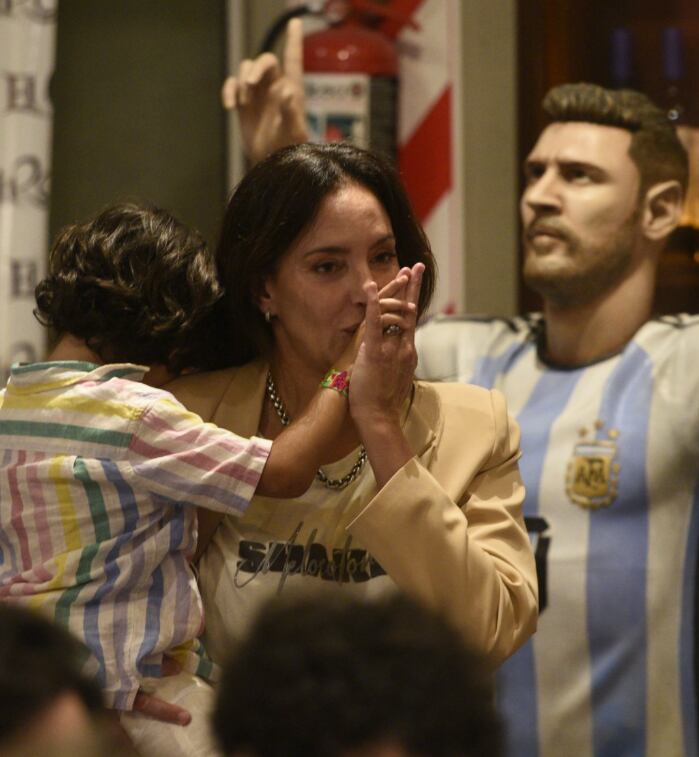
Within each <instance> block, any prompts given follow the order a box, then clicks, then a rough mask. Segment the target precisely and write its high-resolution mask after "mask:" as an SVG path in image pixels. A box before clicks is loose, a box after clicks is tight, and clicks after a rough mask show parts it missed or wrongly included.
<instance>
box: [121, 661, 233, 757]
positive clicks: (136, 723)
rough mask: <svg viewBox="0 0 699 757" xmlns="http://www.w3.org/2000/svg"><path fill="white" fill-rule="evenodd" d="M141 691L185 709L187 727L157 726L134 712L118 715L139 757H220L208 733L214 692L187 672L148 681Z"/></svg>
mask: <svg viewBox="0 0 699 757" xmlns="http://www.w3.org/2000/svg"><path fill="white" fill-rule="evenodd" d="M145 684H146V685H145V686H144V688H147V689H148V691H149V693H152V694H154V695H155V696H157V697H159V698H160V699H164V700H165V701H166V702H172V703H173V704H177V705H179V706H180V707H184V708H185V709H186V710H189V712H190V714H191V715H192V722H191V723H190V724H189V725H186V726H181V725H172V724H170V723H161V722H160V721H158V720H153V719H151V718H147V717H145V716H144V715H141V714H140V713H137V712H123V713H121V715H120V720H121V724H122V725H123V727H124V729H125V730H126V732H127V733H128V734H129V737H130V738H131V740H132V741H133V744H134V746H135V747H136V750H137V751H138V753H139V754H140V755H142V757H184V755H187V756H189V755H196V756H197V757H221V752H220V751H219V749H218V747H217V746H216V742H215V739H214V735H213V733H212V731H211V713H212V711H213V708H214V690H213V689H212V688H211V686H209V684H207V683H206V682H205V681H202V679H201V678H198V677H197V676H195V675H192V674H191V673H178V674H177V675H174V676H164V677H163V678H149V679H147V680H146V682H145Z"/></svg>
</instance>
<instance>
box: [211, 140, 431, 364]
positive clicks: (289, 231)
mask: <svg viewBox="0 0 699 757" xmlns="http://www.w3.org/2000/svg"><path fill="white" fill-rule="evenodd" d="M353 183H356V184H359V185H360V186H362V187H365V188H366V189H368V190H369V191H370V192H372V193H373V194H374V196H375V197H376V198H377V200H378V201H379V202H380V203H381V205H382V206H383V208H384V209H385V211H386V214H387V215H388V217H389V219H390V222H391V226H392V227H393V233H394V235H395V238H396V250H397V253H398V260H399V262H400V265H401V266H412V265H413V264H414V263H417V262H420V261H422V262H423V263H424V264H425V274H424V276H423V280H422V289H421V292H420V301H419V303H418V308H419V312H420V313H421V312H423V311H424V310H425V309H426V308H427V306H428V304H429V302H430V299H431V297H432V292H433V290H434V286H435V278H436V267H435V261H434V257H433V255H432V252H431V250H430V245H429V242H428V240H427V237H426V236H425V233H424V231H423V230H422V227H421V226H420V223H419V222H418V220H417V219H416V217H415V215H414V213H413V210H412V208H411V206H410V201H409V200H408V197H407V195H406V193H405V190H404V189H403V186H402V184H401V181H400V178H399V177H398V174H397V173H396V171H395V169H394V168H393V167H392V166H391V164H390V163H389V162H388V161H387V160H386V159H384V158H383V157H381V156H380V155H377V154H374V153H372V152H369V151H367V150H362V149H360V148H358V147H354V146H353V145H349V144H347V143H333V144H327V145H317V144H302V145H293V146H291V147H285V148H282V149H281V150H278V151H277V152H275V153H272V155H270V156H269V157H267V158H266V159H265V160H263V161H261V162H260V163H258V164H257V165H256V166H255V167H254V168H252V170H251V171H250V172H249V173H248V174H247V175H246V176H245V177H244V178H243V180H242V181H241V182H240V184H239V185H238V186H237V188H236V189H235V191H234V193H233V195H232V196H231V198H230V201H229V203H228V207H227V209H226V213H225V216H224V220H223V225H222V230H221V235H220V239H219V243H218V247H217V251H216V261H217V264H218V271H219V280H220V281H221V284H222V285H223V287H224V289H225V295H224V299H223V301H222V304H221V312H222V320H221V321H220V322H219V323H217V324H216V326H217V328H218V329H219V331H220V337H219V342H220V345H219V348H218V350H217V354H215V355H212V356H211V358H212V363H213V365H212V366H210V367H214V366H215V365H216V363H219V364H222V363H228V364H234V365H241V364H243V363H246V362H248V361H249V360H251V359H252V358H254V357H257V356H259V355H262V354H265V353H266V352H267V351H268V349H269V347H270V345H271V339H272V334H271V329H270V327H269V325H268V324H266V323H265V321H264V318H263V317H262V314H261V313H260V310H259V308H258V306H257V304H256V303H257V299H258V296H259V294H260V293H261V291H262V287H263V283H264V281H265V279H267V278H268V277H270V276H272V275H273V274H274V272H275V270H276V267H277V265H278V263H279V260H280V259H281V258H282V256H283V255H284V253H286V252H287V251H288V250H289V248H290V247H291V246H292V245H293V243H294V242H295V241H296V239H298V237H299V236H300V234H301V233H302V232H304V231H305V230H306V229H308V227H309V226H310V225H311V224H312V223H313V221H314V220H315V218H316V217H317V214H318V211H319V209H320V206H321V203H322V202H323V200H324V199H325V198H326V197H327V196H328V195H330V194H332V193H333V192H336V191H337V190H339V189H341V188H342V187H344V186H346V185H348V184H353ZM231 335H234V337H233V338H232V336H231Z"/></svg>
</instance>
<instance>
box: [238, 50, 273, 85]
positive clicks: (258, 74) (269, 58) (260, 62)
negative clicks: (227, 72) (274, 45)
mask: <svg viewBox="0 0 699 757" xmlns="http://www.w3.org/2000/svg"><path fill="white" fill-rule="evenodd" d="M280 74H281V68H280V67H279V61H278V60H277V56H276V55H274V53H262V55H258V56H257V58H255V60H253V61H252V65H251V66H250V69H249V71H248V72H247V79H246V84H248V85H249V86H250V87H256V86H257V85H258V84H259V83H260V82H261V81H262V80H263V79H268V80H272V81H274V80H275V79H278V78H279V75H280Z"/></svg>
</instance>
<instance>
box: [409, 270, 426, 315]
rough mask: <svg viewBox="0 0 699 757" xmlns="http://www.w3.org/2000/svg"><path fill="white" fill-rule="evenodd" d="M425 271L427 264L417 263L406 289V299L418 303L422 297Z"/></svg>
mask: <svg viewBox="0 0 699 757" xmlns="http://www.w3.org/2000/svg"><path fill="white" fill-rule="evenodd" d="M424 272H425V264H424V263H415V265H414V266H413V268H412V271H411V276H410V281H409V282H408V287H407V289H406V293H405V299H406V300H408V302H412V303H413V304H415V305H417V303H418V300H419V299H420V286H421V285H422V275H423V274H424Z"/></svg>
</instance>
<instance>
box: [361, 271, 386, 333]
mask: <svg viewBox="0 0 699 757" xmlns="http://www.w3.org/2000/svg"><path fill="white" fill-rule="evenodd" d="M364 292H365V293H366V314H365V317H364V321H365V323H366V330H365V338H364V341H365V343H366V344H367V347H369V346H372V345H376V344H379V343H380V341H381V337H382V335H383V332H382V329H381V311H380V308H379V293H378V287H377V286H376V282H375V281H369V282H367V283H366V284H365V285H364Z"/></svg>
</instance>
